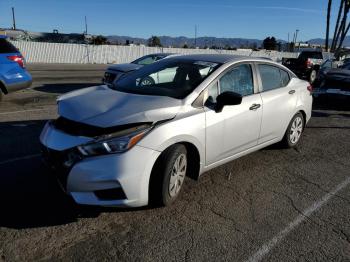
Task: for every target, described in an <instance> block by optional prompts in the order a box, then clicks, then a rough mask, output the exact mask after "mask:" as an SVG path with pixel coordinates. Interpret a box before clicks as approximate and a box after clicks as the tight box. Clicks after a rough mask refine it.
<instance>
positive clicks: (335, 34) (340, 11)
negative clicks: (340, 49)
mask: <svg viewBox="0 0 350 262" xmlns="http://www.w3.org/2000/svg"><path fill="white" fill-rule="evenodd" d="M344 3H345V1H344V0H341V2H340V7H339V10H338V17H337V22H336V24H335V29H334V35H333V40H332V45H331V52H333V51H334V49H335V47H336V45H337V42H336V37H337V32H338V29H339V22H340V18H341V15H342V12H343V7H344Z"/></svg>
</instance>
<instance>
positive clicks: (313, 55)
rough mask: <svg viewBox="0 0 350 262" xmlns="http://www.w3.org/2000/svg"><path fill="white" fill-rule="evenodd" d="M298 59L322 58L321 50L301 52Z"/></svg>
mask: <svg viewBox="0 0 350 262" xmlns="http://www.w3.org/2000/svg"><path fill="white" fill-rule="evenodd" d="M299 58H300V59H308V58H312V59H322V53H321V52H302V53H301V54H300V56H299Z"/></svg>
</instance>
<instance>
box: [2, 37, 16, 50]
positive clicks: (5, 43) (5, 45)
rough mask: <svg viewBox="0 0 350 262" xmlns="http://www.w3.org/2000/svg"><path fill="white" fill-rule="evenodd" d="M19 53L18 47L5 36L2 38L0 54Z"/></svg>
mask: <svg viewBox="0 0 350 262" xmlns="http://www.w3.org/2000/svg"><path fill="white" fill-rule="evenodd" d="M7 53H18V50H17V48H16V47H14V46H13V45H12V44H11V43H10V42H8V41H7V40H6V39H4V38H0V54H7Z"/></svg>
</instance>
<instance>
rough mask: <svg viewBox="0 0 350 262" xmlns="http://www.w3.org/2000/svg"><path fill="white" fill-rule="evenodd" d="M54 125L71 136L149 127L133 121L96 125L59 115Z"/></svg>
mask: <svg viewBox="0 0 350 262" xmlns="http://www.w3.org/2000/svg"><path fill="white" fill-rule="evenodd" d="M52 124H53V125H54V127H55V128H56V129H58V130H60V131H62V132H64V133H66V134H69V135H73V136H85V137H98V136H102V135H108V134H112V133H117V132H122V131H137V130H138V129H139V128H145V127H150V126H151V123H133V124H126V125H120V126H114V127H105V128H104V127H98V126H92V125H88V124H84V123H80V122H76V121H73V120H70V119H67V118H64V117H59V118H57V119H56V120H55V121H53V122H52Z"/></svg>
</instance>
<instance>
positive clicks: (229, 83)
mask: <svg viewBox="0 0 350 262" xmlns="http://www.w3.org/2000/svg"><path fill="white" fill-rule="evenodd" d="M219 82H220V93H223V92H226V91H230V92H235V93H238V94H240V95H242V96H248V95H252V94H253V93H254V84H253V74H252V69H251V66H250V65H248V64H242V65H238V66H235V67H234V68H232V69H230V70H229V71H228V72H226V73H225V74H224V75H223V76H222V77H221V78H220V80H219Z"/></svg>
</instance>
